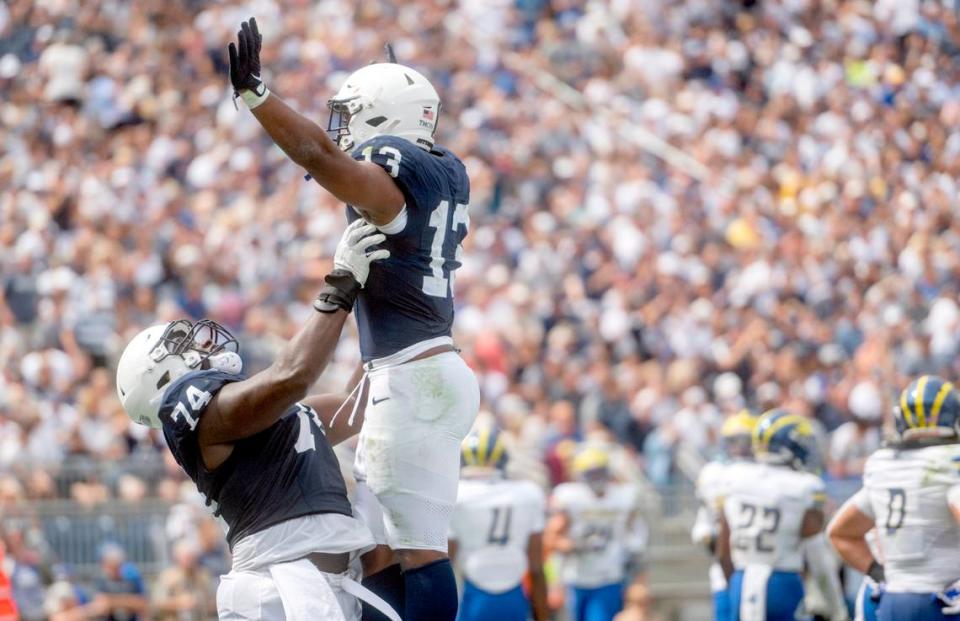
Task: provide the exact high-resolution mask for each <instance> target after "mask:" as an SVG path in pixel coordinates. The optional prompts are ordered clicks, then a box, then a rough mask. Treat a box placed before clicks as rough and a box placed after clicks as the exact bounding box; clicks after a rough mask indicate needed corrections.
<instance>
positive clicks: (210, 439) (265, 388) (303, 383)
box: [198, 220, 389, 467]
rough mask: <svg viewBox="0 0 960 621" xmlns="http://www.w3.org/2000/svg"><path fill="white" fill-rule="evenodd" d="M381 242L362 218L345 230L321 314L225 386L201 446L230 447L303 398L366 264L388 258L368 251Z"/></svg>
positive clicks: (203, 428) (209, 413) (203, 422)
mask: <svg viewBox="0 0 960 621" xmlns="http://www.w3.org/2000/svg"><path fill="white" fill-rule="evenodd" d="M383 240H384V236H383V235H382V234H380V233H377V232H376V229H375V228H374V227H373V226H372V225H370V224H366V223H364V222H363V221H361V220H357V221H356V222H355V223H354V224H352V225H350V226H349V227H347V230H346V231H345V232H344V234H343V238H342V239H341V240H340V244H339V246H338V247H337V253H336V256H335V257H334V270H333V272H331V274H330V275H328V276H327V277H326V283H327V284H326V286H325V287H324V289H323V290H322V291H321V292H320V296H319V297H318V298H317V301H316V302H315V303H314V306H315V308H316V309H317V310H318V311H319V312H318V313H317V314H316V315H314V316H313V317H311V318H310V319H309V320H308V321H307V324H306V325H305V326H304V327H303V328H302V329H301V330H300V331H299V332H298V333H297V335H296V336H295V337H294V338H293V339H292V340H291V341H290V342H289V343H287V345H286V347H284V349H283V351H282V352H281V353H280V355H279V356H278V357H277V359H276V361H274V363H273V364H272V365H270V366H269V367H268V368H267V369H266V370H264V371H262V372H260V373H258V374H256V375H254V376H253V377H251V378H249V379H247V380H244V381H242V382H235V383H231V384H227V385H226V386H224V387H223V389H222V390H220V392H218V393H217V395H216V396H215V397H214V398H213V400H212V401H211V402H210V405H209V406H208V407H207V410H206V414H205V415H204V416H203V417H202V418H201V419H200V426H199V430H198V431H199V442H200V446H201V448H204V449H206V448H207V447H212V446H217V445H220V446H226V447H227V448H228V449H229V445H230V443H232V442H234V441H236V440H239V439H241V438H245V437H249V436H251V435H254V434H256V433H258V432H260V431H262V430H264V429H266V428H267V427H269V426H270V425H272V424H273V423H274V422H276V421H277V419H278V418H279V417H280V416H281V415H282V414H283V413H284V412H285V411H286V410H287V408H289V407H290V406H291V405H293V404H294V403H296V402H297V401H299V400H300V399H302V398H303V397H304V396H305V395H306V394H307V390H308V389H309V388H310V386H311V385H312V384H313V383H314V382H315V381H316V380H317V378H318V377H319V376H320V374H321V373H322V372H323V370H324V368H325V367H326V365H327V362H328V361H329V360H330V356H331V355H332V353H333V350H334V348H335V347H336V344H337V341H338V340H339V338H340V330H341V329H342V328H343V322H344V321H345V320H346V318H347V314H348V313H349V311H350V309H351V308H352V307H353V302H354V299H355V298H356V294H357V292H358V291H359V290H360V288H361V287H362V285H363V283H364V282H365V281H366V279H367V274H368V273H369V269H370V263H371V262H372V261H376V260H378V259H383V258H386V257H387V256H389V252H388V251H386V250H375V251H372V252H370V249H371V247H372V246H374V245H376V244H378V243H380V242H381V241H383ZM228 454H229V453H228ZM223 459H225V457H223ZM204 460H205V461H206V462H207V465H208V467H210V466H211V465H212V464H211V462H213V463H215V462H217V461H220V460H219V459H217V458H216V457H215V458H214V459H208V456H207V453H206V451H205V459H204Z"/></svg>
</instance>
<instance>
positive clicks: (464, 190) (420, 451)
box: [229, 19, 480, 621]
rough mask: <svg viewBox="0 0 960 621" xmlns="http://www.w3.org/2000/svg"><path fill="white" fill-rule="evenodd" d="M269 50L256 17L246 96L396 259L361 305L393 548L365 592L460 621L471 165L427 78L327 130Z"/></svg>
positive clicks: (242, 88)
mask: <svg viewBox="0 0 960 621" xmlns="http://www.w3.org/2000/svg"><path fill="white" fill-rule="evenodd" d="M260 44H261V36H260V33H259V32H258V30H257V24H256V21H255V20H253V19H251V20H250V21H248V22H244V23H243V24H242V26H241V30H240V32H239V33H238V41H237V45H234V44H233V43H231V44H230V46H229V55H230V78H231V81H232V83H233V87H234V89H235V92H236V94H237V96H238V97H239V98H241V99H242V100H243V101H244V102H245V103H246V105H247V106H248V107H249V108H250V110H251V111H252V112H253V115H254V116H255V117H256V119H257V121H259V123H260V124H261V125H262V126H263V128H264V129H265V130H266V131H267V133H268V134H269V135H270V137H271V138H272V139H273V140H274V142H275V143H276V144H277V145H278V146H279V147H280V148H281V149H283V150H284V151H285V152H286V154H287V155H288V156H289V157H290V158H291V159H292V160H293V161H294V162H296V163H297V164H299V165H300V166H302V167H303V168H305V169H306V171H307V172H308V173H309V174H310V176H312V177H313V179H314V180H316V181H317V182H318V183H319V184H320V185H321V186H323V187H324V188H325V189H326V190H327V191H328V192H330V193H331V194H332V195H333V196H335V197H336V198H337V199H339V200H341V201H343V202H344V203H346V208H345V212H346V217H347V220H348V221H349V222H354V221H357V220H364V221H367V222H370V223H372V224H374V225H376V227H377V229H378V230H379V231H380V232H381V233H383V234H384V235H386V241H385V242H383V244H381V246H382V247H383V248H385V249H387V250H389V251H390V258H389V259H387V260H386V261H381V262H379V263H376V264H374V265H372V266H371V268H370V278H369V280H368V281H367V284H366V286H365V287H364V289H363V290H362V291H361V292H360V293H359V295H358V297H357V307H356V318H357V325H358V328H359V333H360V350H361V357H362V359H363V361H364V363H365V371H366V377H367V378H368V384H369V391H368V403H367V408H366V418H365V421H364V424H363V428H362V430H361V431H360V438H359V446H358V450H357V458H356V463H355V476H356V478H357V481H358V489H357V497H356V503H357V511H358V513H359V514H360V515H361V516H362V517H363V519H364V521H365V522H366V523H367V524H368V525H369V526H370V528H371V530H372V531H373V533H374V537H375V538H376V540H377V543H378V544H381V547H380V548H378V550H377V551H376V552H374V553H371V554H369V555H367V556H366V557H365V559H364V570H365V574H366V576H367V578H366V579H365V580H366V583H367V584H369V585H370V586H371V588H373V589H374V590H376V591H378V592H380V593H382V594H383V595H384V597H385V598H388V599H389V600H390V601H391V602H393V603H394V604H396V607H397V609H398V610H404V619H406V621H452V620H453V619H454V617H455V616H456V612H457V593H456V582H455V580H454V575H453V570H452V569H451V566H450V561H449V558H448V557H447V531H448V528H449V526H450V519H451V515H452V513H453V507H454V504H455V502H456V498H457V483H458V480H459V471H460V442H461V441H462V440H463V438H464V437H465V436H466V435H467V433H468V432H469V431H470V428H471V426H472V425H473V421H474V419H475V418H476V416H477V412H478V410H479V403H480V394H479V389H478V385H477V380H476V377H475V376H474V374H473V372H472V371H471V370H470V368H469V367H468V366H467V365H466V363H465V362H464V361H463V359H462V358H461V357H460V356H459V355H458V352H457V350H456V348H455V347H454V345H453V339H452V336H451V328H452V324H453V310H454V309H453V276H454V271H455V270H456V269H457V268H458V267H459V266H460V247H461V242H462V241H463V238H464V237H465V236H466V234H467V227H468V225H469V217H468V214H467V204H468V202H469V199H470V182H469V180H468V179H467V174H466V170H465V168H464V166H463V164H462V163H461V162H460V160H459V159H458V158H457V156H456V155H454V154H453V153H451V152H450V151H448V150H447V149H445V148H443V147H441V146H439V145H437V144H435V143H434V132H435V131H436V127H437V119H438V116H439V113H440V99H439V96H438V95H437V91H436V90H435V89H434V88H433V86H432V85H431V84H430V82H429V81H428V80H427V79H426V78H425V77H424V76H423V75H421V74H420V73H419V72H417V71H415V70H414V69H411V68H410V67H406V66H404V65H400V64H397V63H393V62H387V63H375V64H371V65H367V66H366V67H363V68H362V69H359V70H358V71H355V72H354V73H352V74H350V75H349V76H348V77H347V79H346V81H345V82H344V84H343V86H342V87H341V88H340V90H339V91H338V92H337V93H336V94H335V95H334V96H333V97H332V98H331V99H330V100H329V102H328V104H329V108H330V121H329V123H328V127H327V129H326V130H325V129H324V128H322V127H320V126H319V125H317V124H316V123H314V122H313V121H311V120H309V119H308V118H306V117H304V116H303V115H301V114H299V113H297V112H295V111H294V110H293V109H291V108H290V107H289V106H288V105H287V104H285V103H284V102H283V101H282V100H281V99H280V98H279V97H277V96H276V95H274V94H271V93H270V91H269V90H268V89H267V87H266V86H265V84H264V82H263V79H262V77H261V75H262V74H261V68H260ZM328 132H329V133H328ZM350 417H351V418H352V413H350ZM391 550H393V551H394V552H395V556H394V554H393V553H392V552H391ZM395 559H398V560H399V566H397V564H396V560H395ZM401 568H402V573H401Z"/></svg>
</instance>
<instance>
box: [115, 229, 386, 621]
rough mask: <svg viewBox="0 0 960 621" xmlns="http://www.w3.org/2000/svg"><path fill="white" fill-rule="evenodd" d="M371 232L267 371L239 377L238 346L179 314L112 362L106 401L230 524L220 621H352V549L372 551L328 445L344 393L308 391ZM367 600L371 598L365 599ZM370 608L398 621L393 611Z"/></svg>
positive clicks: (344, 249)
mask: <svg viewBox="0 0 960 621" xmlns="http://www.w3.org/2000/svg"><path fill="white" fill-rule="evenodd" d="M383 239H384V237H383V235H382V234H379V233H377V232H376V229H375V228H374V227H373V226H370V225H360V224H358V225H356V226H351V227H349V228H348V229H347V231H346V233H345V234H344V237H343V239H342V240H341V242H340V245H339V246H338V248H337V253H336V256H335V257H334V268H335V269H334V270H333V271H332V272H331V273H330V274H329V275H327V277H326V279H325V280H326V285H325V286H324V288H323V289H322V290H321V292H320V295H319V296H318V297H317V300H316V301H315V302H314V307H315V308H316V310H317V311H318V312H317V313H316V314H315V315H314V316H313V317H311V318H310V319H308V320H307V322H306V323H305V324H304V326H303V328H302V329H301V330H300V331H299V332H298V333H297V335H296V336H294V337H293V339H291V341H290V342H289V343H288V344H287V345H286V347H285V348H284V349H283V350H282V351H281V352H280V354H279V356H278V357H277V359H276V360H275V361H274V363H273V364H272V365H271V366H269V367H268V368H267V369H265V370H264V371H261V372H260V373H257V374H255V375H253V376H251V377H249V378H247V377H245V376H244V375H243V374H242V367H243V363H242V359H241V358H240V355H239V347H240V346H239V343H237V341H236V339H234V338H233V336H232V335H231V334H230V333H229V332H228V331H227V330H226V329H224V328H223V327H222V326H220V325H219V324H217V323H215V322H213V321H209V320H201V321H198V322H197V323H195V324H193V323H191V322H189V321H187V320H178V321H174V322H171V323H168V324H160V325H156V326H152V327H150V328H147V329H146V330H143V331H142V332H140V334H138V335H137V336H136V337H134V339H133V340H132V341H131V342H130V343H129V344H128V345H127V347H126V349H124V351H123V355H122V356H121V357H120V362H119V363H118V365H117V394H118V396H119V397H120V402H121V403H122V404H123V408H124V410H126V412H127V414H128V415H129V416H130V418H131V419H133V420H134V421H136V422H138V423H141V424H145V425H149V426H151V427H156V428H159V429H161V430H162V432H163V437H164V439H165V440H166V443H167V445H168V446H169V448H170V451H171V453H173V456H174V458H175V459H176V460H177V463H178V464H179V465H180V466H181V467H182V468H183V470H184V471H185V472H186V473H187V475H188V476H189V477H190V478H191V479H192V480H193V482H194V483H196V485H197V490H198V491H199V492H200V493H201V494H203V496H204V498H206V501H207V505H208V506H209V507H210V508H211V510H212V511H213V513H214V515H216V516H218V517H220V518H221V519H222V520H223V523H224V524H225V526H226V527H227V528H228V530H227V543H228V544H229V545H230V550H231V553H232V557H233V566H232V569H231V571H230V573H229V574H227V575H226V576H222V577H221V579H220V585H219V588H218V589H217V611H218V614H219V617H220V619H222V620H228V621H229V620H233V621H240V620H253V619H269V620H270V621H274V620H276V621H282V620H287V621H317V620H320V619H323V620H324V621H344V620H346V621H356V620H358V619H360V605H359V603H358V602H357V600H356V599H355V598H354V596H353V595H349V594H348V593H354V594H357V593H360V594H362V593H363V590H362V589H361V588H359V587H360V585H358V584H356V583H355V582H352V580H351V579H350V578H349V577H348V575H347V569H348V565H349V562H350V560H351V558H350V557H351V555H356V554H359V553H360V552H363V551H365V550H367V549H369V548H371V547H373V537H372V535H371V533H370V531H369V530H368V529H367V528H366V527H365V526H364V525H363V524H362V523H361V522H360V521H359V520H357V519H355V518H354V517H353V514H352V510H351V507H350V502H349V500H348V499H347V490H346V485H345V483H344V480H343V476H342V475H341V474H340V467H339V464H338V462H337V458H336V456H335V455H334V453H333V449H332V445H334V444H336V443H337V442H340V441H341V440H343V439H345V438H346V437H348V436H350V435H352V433H353V430H352V429H351V428H350V427H349V426H348V425H345V424H343V423H341V424H338V425H331V419H332V418H333V415H334V412H335V411H336V409H337V407H338V406H339V404H340V402H341V401H342V400H343V399H344V396H343V395H311V396H308V394H307V392H308V390H309V388H310V386H311V385H312V384H313V383H314V382H315V381H316V380H317V378H318V377H319V376H320V374H321V373H322V372H323V369H324V367H325V366H326V364H327V361H328V360H329V359H330V356H331V355H332V353H333V350H334V348H335V347H336V344H337V341H338V339H339V337H340V331H341V329H342V328H343V324H344V322H345V321H346V318H347V315H348V314H349V313H350V310H351V309H352V308H353V303H354V299H355V298H356V295H357V292H358V291H359V290H360V288H361V287H362V286H363V283H364V281H365V280H366V278H367V273H368V271H369V265H370V263H371V262H372V261H375V260H378V259H384V258H386V257H387V256H389V253H388V252H387V251H386V250H382V249H381V250H375V249H374V248H373V247H374V246H375V245H376V244H378V243H380V242H382V241H383ZM366 595H368V596H369V593H367V594H366ZM381 610H383V611H384V614H386V615H387V616H388V618H392V619H394V621H397V620H398V619H399V617H398V616H397V615H396V613H395V612H393V611H390V610H389V609H387V608H386V607H384V606H381Z"/></svg>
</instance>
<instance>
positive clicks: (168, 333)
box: [150, 319, 242, 388]
mask: <svg viewBox="0 0 960 621" xmlns="http://www.w3.org/2000/svg"><path fill="white" fill-rule="evenodd" d="M239 352H240V344H239V343H238V342H237V339H236V338H235V337H234V336H233V334H231V333H230V331H229V330H227V329H226V328H224V327H223V326H221V325H220V324H218V323H217V322H215V321H211V320H209V319H201V320H200V321H198V322H197V323H195V324H191V323H190V322H189V321H188V320H186V319H178V320H177V321H173V322H171V323H170V325H168V326H167V329H166V330H164V332H163V335H162V336H161V337H160V340H159V342H158V343H157V346H156V347H154V348H153V350H152V351H151V352H150V359H151V360H153V362H154V363H159V362H161V361H162V360H163V359H165V358H166V357H167V356H180V357H181V358H183V361H184V363H185V364H186V365H187V367H188V368H189V369H190V370H191V371H193V370H197V369H217V370H219V371H224V372H228V373H239V372H240V370H241V367H242V363H241V362H240V354H239ZM234 369H236V370H234ZM161 387H162V386H159V385H158V386H157V388H161Z"/></svg>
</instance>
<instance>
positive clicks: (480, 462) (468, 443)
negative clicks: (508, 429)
mask: <svg viewBox="0 0 960 621" xmlns="http://www.w3.org/2000/svg"><path fill="white" fill-rule="evenodd" d="M506 466H507V447H506V446H505V445H504V442H503V434H501V433H500V429H499V428H497V427H496V426H495V425H484V426H481V427H480V428H478V429H475V430H474V431H471V432H470V433H469V434H468V435H467V437H466V438H464V440H463V443H462V444H461V445H460V467H461V468H489V469H492V470H501V471H502V470H503V469H504V468H506Z"/></svg>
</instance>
